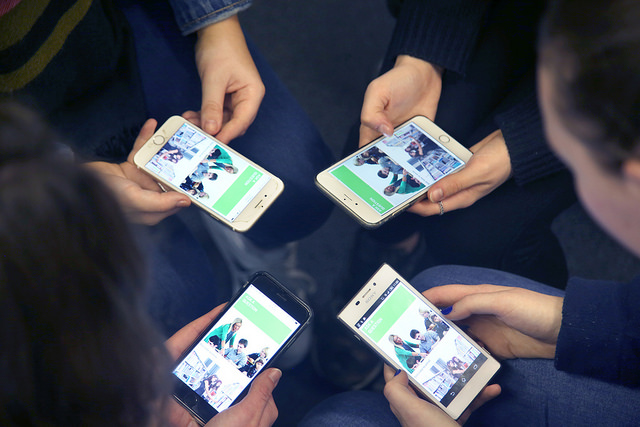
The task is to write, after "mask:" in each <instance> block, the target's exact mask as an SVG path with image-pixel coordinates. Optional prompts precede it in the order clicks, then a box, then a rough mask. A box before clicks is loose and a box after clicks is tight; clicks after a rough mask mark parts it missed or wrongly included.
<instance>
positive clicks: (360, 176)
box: [329, 122, 464, 215]
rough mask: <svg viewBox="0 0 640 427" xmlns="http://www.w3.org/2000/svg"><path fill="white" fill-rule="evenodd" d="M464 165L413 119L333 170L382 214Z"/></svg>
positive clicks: (353, 190) (331, 171)
mask: <svg viewBox="0 0 640 427" xmlns="http://www.w3.org/2000/svg"><path fill="white" fill-rule="evenodd" d="M462 166H464V162H463V161H462V160H461V159H460V158H459V157H457V156H456V155H454V154H453V153H452V152H451V151H449V150H448V149H447V148H445V147H443V146H442V145H440V144H439V143H438V142H437V141H436V140H435V139H434V138H433V137H432V136H431V135H429V134H428V133H426V132H425V131H424V130H423V129H421V128H420V127H419V126H417V125H416V124H415V123H411V122H409V123H407V124H406V125H404V126H402V127H400V128H397V129H395V131H394V133H393V135H392V136H389V137H385V138H382V139H381V140H379V141H377V142H376V143H375V144H373V145H372V146H370V148H368V149H367V150H365V151H361V152H358V153H356V154H354V155H353V156H351V157H348V158H347V159H345V160H344V161H343V162H341V163H339V164H338V165H337V166H336V167H334V168H333V169H331V170H330V171H329V173H330V174H331V175H333V176H334V177H335V178H336V179H337V180H338V181H340V182H341V183H342V184H344V185H345V186H346V187H347V188H349V189H350V190H351V191H352V192H353V193H354V194H356V195H357V196H358V197H359V198H360V199H362V201H363V202H364V203H366V204H368V205H369V206H371V207H372V208H373V209H374V210H375V211H376V212H378V213H379V214H381V215H382V214H384V213H386V212H388V211H390V210H391V209H393V208H395V207H396V206H398V205H400V204H402V203H404V202H405V201H407V200H408V199H410V198H411V197H412V196H415V193H416V192H418V191H420V190H422V189H424V188H428V187H430V186H431V185H432V184H433V183H434V182H436V181H438V180H439V179H441V178H442V177H444V176H446V175H448V174H450V173H452V172H455V171H456V170H458V169H460V168H461V167H462Z"/></svg>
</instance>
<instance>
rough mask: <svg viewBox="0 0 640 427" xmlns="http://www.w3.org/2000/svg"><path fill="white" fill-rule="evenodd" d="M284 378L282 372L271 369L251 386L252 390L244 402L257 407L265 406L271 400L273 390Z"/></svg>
mask: <svg viewBox="0 0 640 427" xmlns="http://www.w3.org/2000/svg"><path fill="white" fill-rule="evenodd" d="M280 377H282V371H281V370H280V369H277V368H269V369H267V370H266V371H264V372H262V373H261V374H260V375H258V376H257V377H256V379H255V380H254V381H253V383H252V384H251V389H250V390H249V393H248V394H247V396H246V397H245V398H244V399H242V402H243V403H244V402H248V403H246V405H251V406H255V407H263V406H265V405H266V404H267V403H268V402H269V400H270V399H271V394H272V393H273V390H274V389H275V388H276V386H277V385H278V382H279V381H280Z"/></svg>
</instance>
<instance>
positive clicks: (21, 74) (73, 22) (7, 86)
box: [0, 0, 91, 92]
mask: <svg viewBox="0 0 640 427" xmlns="http://www.w3.org/2000/svg"><path fill="white" fill-rule="evenodd" d="M90 6H91V0H78V1H77V2H76V4H74V5H73V6H72V7H71V8H70V9H69V10H67V11H66V12H65V14H64V15H62V17H61V18H60V20H59V21H58V23H57V24H56V27H55V28H54V30H53V32H52V33H51V35H50V36H49V38H48V39H47V40H46V41H45V42H44V43H43V45H42V46H41V47H40V49H38V51H37V52H36V53H35V55H33V57H31V59H30V60H29V61H27V63H26V64H24V65H23V66H22V67H20V68H19V69H17V70H15V71H12V72H11V73H7V74H2V75H0V92H10V91H13V90H18V89H22V88H23V87H25V86H26V85H27V84H29V82H31V81H32V80H33V79H35V78H36V77H37V76H38V75H39V74H40V73H41V72H42V70H44V69H45V67H46V66H47V65H48V64H49V62H51V59H53V57H54V56H56V54H57V53H58V52H59V51H60V49H61V48H62V45H64V42H65V41H66V40H67V37H69V34H70V33H71V31H73V29H74V28H75V27H76V26H77V25H78V23H79V22H80V21H81V20H82V18H84V16H85V15H86V14H87V11H88V10H89V7H90Z"/></svg>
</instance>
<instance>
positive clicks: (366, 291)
mask: <svg viewBox="0 0 640 427" xmlns="http://www.w3.org/2000/svg"><path fill="white" fill-rule="evenodd" d="M396 279H398V280H400V281H401V282H402V283H403V284H404V285H406V287H407V288H408V289H409V290H410V291H411V292H412V294H414V295H415V296H416V298H417V299H419V300H420V301H421V302H422V303H424V304H425V305H426V306H428V307H429V308H431V309H432V310H434V311H435V312H436V313H438V312H439V311H440V310H439V309H438V308H437V307H436V306H434V305H433V304H432V303H431V302H430V301H429V300H427V299H426V298H425V297H424V296H423V295H422V294H421V293H420V292H418V291H417V290H416V289H415V288H414V287H413V286H411V284H410V283H409V282H408V281H407V280H405V279H404V278H402V276H400V275H399V274H398V273H397V272H396V271H395V270H394V269H393V268H392V267H390V266H389V265H388V264H383V265H382V266H381V267H380V268H379V269H378V271H376V273H375V274H374V275H373V276H372V277H371V278H370V279H369V280H368V281H367V283H366V284H365V285H364V286H363V287H362V288H361V289H360V290H359V291H358V292H357V293H356V295H355V296H354V297H353V298H352V299H351V300H350V301H349V302H348V303H347V304H346V305H345V307H344V308H343V309H342V310H341V311H340V313H339V314H338V320H339V321H340V322H341V323H342V324H344V325H345V326H346V327H347V328H349V329H350V330H351V332H353V333H354V335H355V336H356V338H357V339H359V340H360V341H362V342H364V343H365V344H367V345H368V346H369V347H370V348H372V349H373V350H374V351H375V352H376V354H378V356H379V357H381V358H382V359H383V360H384V361H385V363H387V364H389V365H391V366H393V367H394V368H395V369H402V366H401V365H400V364H399V363H398V361H396V360H395V359H393V358H391V357H390V356H388V355H387V354H386V353H385V352H384V351H383V350H382V349H380V348H379V347H378V346H377V344H376V343H375V342H374V341H373V340H371V339H370V338H369V337H368V336H367V335H366V334H365V333H363V332H362V331H360V330H359V329H358V328H357V327H355V326H354V325H355V324H356V323H357V321H358V320H359V319H361V318H362V316H363V315H364V314H365V313H366V312H367V310H369V308H370V307H371V305H372V304H373V303H374V302H375V301H376V300H377V299H378V298H377V296H378V297H379V296H380V295H382V294H383V293H384V291H385V290H386V289H387V288H388V287H389V286H390V285H391V284H393V282H394V281H395V280H396ZM357 302H358V303H357ZM356 303H357V304H356ZM442 319H444V321H445V322H446V323H447V325H449V327H450V328H453V329H454V330H455V331H456V332H458V333H459V334H460V335H462V336H463V337H464V338H466V339H467V340H469V342H471V343H472V344H473V346H474V347H475V348H476V349H477V350H479V351H480V352H481V353H482V354H484V355H485V356H486V357H487V360H486V361H485V362H484V363H483V364H482V366H480V368H479V369H478V371H477V372H476V373H475V374H474V375H473V377H472V378H471V379H470V380H469V382H468V383H467V384H466V385H465V386H464V388H463V389H462V390H461V391H460V393H459V394H458V395H457V396H456V397H455V398H454V399H453V400H452V401H451V403H450V404H449V405H448V406H446V407H445V406H444V405H442V404H441V403H440V402H439V401H438V399H436V398H434V397H433V396H432V395H431V394H430V393H429V392H428V391H427V390H426V389H425V388H424V387H423V386H422V384H420V383H419V382H418V381H416V380H415V379H414V378H413V377H412V376H411V375H408V377H409V382H410V383H411V384H412V386H413V387H414V388H415V389H416V390H417V391H418V392H419V393H420V394H421V395H423V396H424V397H426V398H427V399H429V401H431V402H432V403H434V404H435V405H437V406H438V407H439V408H440V409H442V410H443V411H444V412H446V413H447V415H449V416H450V417H451V418H453V419H456V420H457V419H458V418H459V417H460V415H461V414H462V413H463V412H464V410H465V409H466V408H467V407H468V406H469V405H470V404H471V402H472V401H473V399H475V397H476V396H477V395H478V393H480V391H482V389H483V388H484V387H485V386H486V384H487V383H488V382H489V381H490V380H491V378H492V377H493V376H494V375H495V374H496V372H497V371H498V369H499V368H500V363H499V362H498V361H497V360H496V359H495V358H493V356H491V354H490V353H489V352H488V351H487V350H485V349H484V348H483V347H481V346H480V345H478V343H476V341H475V340H474V339H472V338H471V337H469V336H468V335H467V334H465V333H464V332H463V331H462V330H461V329H460V328H459V327H458V326H457V325H456V324H455V323H453V322H451V321H449V320H447V319H446V318H444V316H442Z"/></svg>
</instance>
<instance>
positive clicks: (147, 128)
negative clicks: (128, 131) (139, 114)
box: [129, 119, 158, 163]
mask: <svg viewBox="0 0 640 427" xmlns="http://www.w3.org/2000/svg"><path fill="white" fill-rule="evenodd" d="M157 125H158V122H157V121H156V120H155V119H148V120H147V121H146V122H144V124H143V125H142V128H141V129H140V133H138V136H137V138H136V140H135V142H134V144H133V149H132V150H131V153H129V160H131V162H132V163H133V156H134V154H135V153H137V152H138V150H139V149H140V148H141V147H142V146H143V145H144V143H145V142H147V141H148V140H149V138H151V137H152V136H153V133H154V132H155V131H156V126H157Z"/></svg>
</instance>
